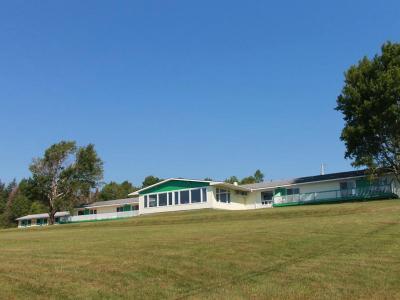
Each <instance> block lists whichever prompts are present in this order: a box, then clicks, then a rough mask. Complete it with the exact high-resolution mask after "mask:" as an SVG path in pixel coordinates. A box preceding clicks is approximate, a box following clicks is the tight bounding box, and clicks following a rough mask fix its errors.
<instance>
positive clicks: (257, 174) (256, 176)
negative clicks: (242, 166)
mask: <svg viewBox="0 0 400 300" xmlns="http://www.w3.org/2000/svg"><path fill="white" fill-rule="evenodd" d="M254 179H255V181H256V183H260V182H263V181H264V174H263V173H262V172H261V171H260V170H257V171H256V172H255V173H254Z"/></svg>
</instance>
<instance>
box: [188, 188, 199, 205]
mask: <svg viewBox="0 0 400 300" xmlns="http://www.w3.org/2000/svg"><path fill="white" fill-rule="evenodd" d="M190 192H191V194H192V203H199V202H201V190H200V189H197V190H191V191H190Z"/></svg>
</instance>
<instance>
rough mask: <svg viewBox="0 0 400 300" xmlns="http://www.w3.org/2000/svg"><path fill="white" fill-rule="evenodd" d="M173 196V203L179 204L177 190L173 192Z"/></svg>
mask: <svg viewBox="0 0 400 300" xmlns="http://www.w3.org/2000/svg"><path fill="white" fill-rule="evenodd" d="M174 197H175V204H176V205H178V204H179V192H175V193H174Z"/></svg>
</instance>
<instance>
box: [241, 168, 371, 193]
mask: <svg viewBox="0 0 400 300" xmlns="http://www.w3.org/2000/svg"><path fill="white" fill-rule="evenodd" d="M366 171H367V170H357V171H348V172H338V173H330V174H325V175H316V176H306V177H298V178H292V179H286V180H275V181H265V182H260V183H251V184H243V185H240V186H241V187H245V188H249V189H251V190H259V189H268V188H275V187H280V186H287V185H295V184H304V183H312V182H319V181H329V180H336V179H346V178H352V177H362V176H365V175H367V174H366Z"/></svg>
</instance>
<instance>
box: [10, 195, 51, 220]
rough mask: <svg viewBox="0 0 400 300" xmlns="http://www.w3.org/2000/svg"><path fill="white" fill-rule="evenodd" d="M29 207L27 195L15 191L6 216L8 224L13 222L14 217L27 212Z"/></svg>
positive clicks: (29, 202)
mask: <svg viewBox="0 0 400 300" xmlns="http://www.w3.org/2000/svg"><path fill="white" fill-rule="evenodd" d="M30 209H31V201H30V200H29V199H28V197H26V196H25V195H23V194H22V193H19V192H17V194H16V195H15V198H14V199H13V200H12V202H11V203H10V207H9V213H8V216H7V217H8V222H9V224H13V223H15V219H16V218H18V217H21V216H25V215H27V214H29V213H30ZM42 212H43V211H42Z"/></svg>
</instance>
